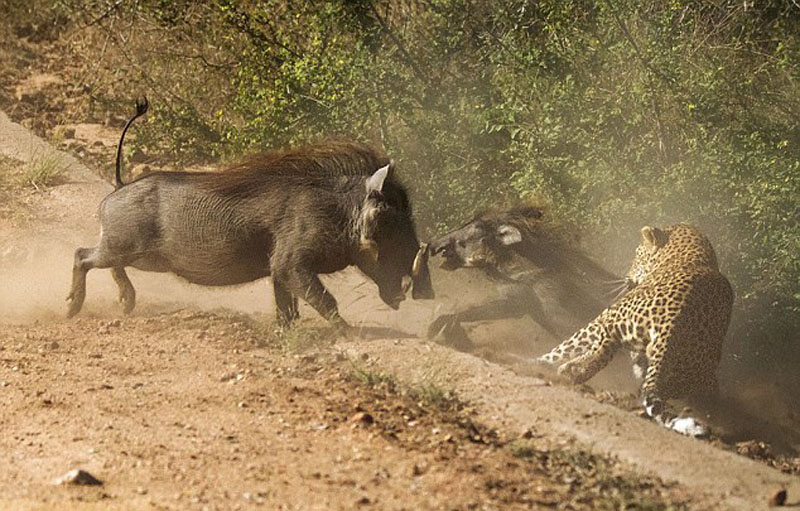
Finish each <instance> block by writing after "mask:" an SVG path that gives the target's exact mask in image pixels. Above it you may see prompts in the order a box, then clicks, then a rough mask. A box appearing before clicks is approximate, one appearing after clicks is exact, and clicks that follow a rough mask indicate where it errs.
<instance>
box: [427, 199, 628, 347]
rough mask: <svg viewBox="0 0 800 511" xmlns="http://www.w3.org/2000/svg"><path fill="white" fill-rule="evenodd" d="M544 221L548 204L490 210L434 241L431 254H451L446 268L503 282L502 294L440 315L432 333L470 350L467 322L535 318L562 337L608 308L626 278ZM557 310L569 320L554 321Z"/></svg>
mask: <svg viewBox="0 0 800 511" xmlns="http://www.w3.org/2000/svg"><path fill="white" fill-rule="evenodd" d="M541 218H542V210H541V209H539V208H537V207H533V206H527V205H524V206H516V207H512V208H510V209H504V210H493V211H487V212H484V213H481V214H478V215H477V216H476V217H475V218H474V219H473V220H472V221H470V222H469V223H467V224H466V225H464V226H463V227H461V228H460V229H457V230H455V231H452V232H450V233H448V234H445V235H444V236H442V237H441V238H439V239H437V240H435V241H433V242H431V243H430V246H429V250H430V253H431V254H441V255H443V256H444V262H443V263H442V268H444V269H446V270H455V269H457V268H464V267H475V268H480V269H482V270H483V271H484V272H486V274H487V275H488V276H489V278H490V279H492V280H494V281H495V282H496V283H497V286H498V291H499V295H500V297H499V298H497V299H495V300H490V301H487V302H486V303H482V304H479V305H475V306H471V307H467V308H464V309H462V310H459V311H457V312H455V313H452V314H444V315H441V316H439V317H437V318H436V319H435V320H434V321H433V322H432V323H431V324H430V326H429V328H428V337H429V338H435V337H437V336H439V335H440V334H441V335H444V337H445V341H447V342H449V343H452V344H453V345H455V346H456V347H458V348H461V349H467V348H469V347H470V346H471V342H470V341H469V339H467V338H466V335H465V334H464V332H463V329H462V328H461V326H460V324H461V323H463V322H473V321H484V320H493V319H504V318H516V317H522V316H524V315H528V316H530V317H531V318H532V319H533V320H534V321H535V322H537V323H538V324H539V325H540V326H542V327H543V328H544V329H545V330H547V331H548V332H550V333H551V334H552V335H553V336H555V337H556V338H559V339H560V338H562V337H564V336H565V335H567V334H569V333H571V332H572V331H574V329H576V328H579V327H580V325H582V324H585V322H586V321H589V320H590V319H592V318H593V317H595V316H596V315H597V314H598V313H599V312H600V311H602V310H603V309H604V308H605V307H606V306H608V305H609V303H610V302H611V301H612V299H613V297H614V296H613V295H615V294H618V293H619V292H620V291H622V288H623V286H624V281H623V280H621V279H619V278H617V277H616V276H614V275H612V274H611V273H609V272H607V271H606V270H604V269H603V268H601V267H600V266H599V265H598V264H597V263H595V262H594V261H592V260H591V259H590V258H589V257H587V256H586V255H585V254H584V253H583V252H581V251H580V250H578V249H577V248H576V247H575V246H574V245H573V244H572V243H569V242H568V241H567V240H566V237H565V236H564V235H562V234H560V233H559V232H558V230H557V229H555V228H553V227H552V226H550V225H548V224H547V223H546V222H545V221H543V220H542V219H541ZM612 286H616V288H617V289H611V287H612ZM556 310H558V311H559V314H558V316H559V317H562V316H564V317H565V319H564V320H563V321H560V322H557V321H554V320H553V317H554V316H556V314H553V312H554V311H556Z"/></svg>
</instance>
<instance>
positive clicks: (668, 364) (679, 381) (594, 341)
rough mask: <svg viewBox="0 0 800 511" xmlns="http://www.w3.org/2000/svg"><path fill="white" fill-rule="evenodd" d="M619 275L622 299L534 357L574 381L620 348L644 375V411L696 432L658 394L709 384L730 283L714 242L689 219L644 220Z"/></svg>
mask: <svg viewBox="0 0 800 511" xmlns="http://www.w3.org/2000/svg"><path fill="white" fill-rule="evenodd" d="M627 278H628V282H629V285H630V286H631V289H630V291H628V293H627V294H626V295H625V296H624V297H623V298H621V299H620V300H618V301H617V302H615V303H614V304H613V305H611V306H610V307H608V308H607V309H606V310H604V311H603V312H602V313H600V315H599V316H598V317H597V318H596V319H595V320H594V321H592V322H591V323H589V324H588V325H587V326H586V327H584V328H583V329H581V330H579V331H578V332H576V333H575V334H573V335H572V337H570V338H569V339H567V340H566V341H564V342H563V343H561V344H560V345H558V346H557V347H556V348H554V349H553V350H552V351H550V352H549V353H547V354H545V355H543V356H542V357H540V358H539V360H540V361H541V362H545V363H549V364H558V372H559V374H562V375H565V376H567V377H569V378H570V379H571V380H572V381H574V382H576V383H580V382H584V381H586V380H588V379H589V378H591V377H592V376H594V375H595V374H597V372H598V371H600V370H601V369H602V368H603V367H605V366H606V365H607V364H608V362H609V361H610V360H611V358H612V356H613V354H614V352H615V351H616V349H617V348H619V347H620V346H622V347H625V348H627V349H628V350H630V352H631V357H632V359H633V362H634V374H637V373H638V374H639V375H641V376H643V378H644V381H643V383H642V397H643V404H644V407H645V410H646V412H647V413H648V415H650V416H651V417H653V418H654V419H655V420H656V421H657V422H659V423H661V424H663V425H665V426H667V427H669V428H671V429H674V430H676V431H679V432H681V433H684V434H688V435H692V436H700V435H704V434H706V433H707V430H706V428H705V427H704V426H703V425H701V424H700V423H699V422H698V421H696V420H695V419H693V418H691V417H687V418H679V417H677V416H676V415H675V414H674V413H673V412H672V411H670V410H669V408H668V406H667V405H666V400H667V399H670V398H681V397H699V396H707V395H710V394H713V393H715V392H716V390H717V377H716V371H717V366H718V365H719V360H720V354H721V350H722V343H723V340H724V338H725V332H726V331H727V328H728V323H729V321H730V316H731V308H732V305H733V290H732V289H731V285H730V283H729V282H728V279H726V278H725V276H723V275H722V274H721V273H720V272H719V268H718V265H717V258H716V255H715V254H714V249H713V248H712V247H711V243H709V241H708V239H707V238H706V237H705V236H703V235H702V234H701V233H700V232H699V231H698V230H697V229H695V228H694V227H691V226H689V225H685V224H679V225H673V226H669V227H666V228H663V229H659V228H655V227H644V228H642V242H641V244H640V245H639V247H638V248H637V249H636V257H635V259H634V261H633V264H632V265H631V269H630V272H629V273H628V277H627ZM641 376H640V377H641Z"/></svg>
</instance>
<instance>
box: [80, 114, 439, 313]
mask: <svg viewBox="0 0 800 511" xmlns="http://www.w3.org/2000/svg"><path fill="white" fill-rule="evenodd" d="M146 111H147V101H146V99H144V100H142V101H137V110H136V115H134V116H133V117H132V118H131V119H130V120H129V121H128V123H127V124H126V126H125V129H124V130H123V132H122V136H121V137H120V141H119V146H118V148H117V166H116V175H115V177H116V180H115V183H116V186H115V188H116V190H115V191H113V192H112V193H111V194H109V195H108V196H107V197H106V198H105V199H103V201H102V202H101V204H100V224H101V230H100V242H99V243H98V245H97V246H96V247H94V248H79V249H77V250H76V251H75V263H74V267H73V272H72V290H71V292H70V294H69V296H68V298H67V301H68V302H69V309H68V312H67V316H68V317H72V316H74V315H75V314H77V313H78V312H79V311H80V309H81V306H82V304H83V301H84V298H85V296H86V272H88V271H89V270H90V269H92V268H111V273H112V276H113V277H114V280H115V281H116V283H117V285H118V286H119V298H120V301H121V302H122V304H123V310H124V312H125V313H129V312H130V311H131V310H133V307H134V304H135V291H134V289H133V285H132V284H131V281H130V279H128V276H127V274H126V273H125V268H126V267H129V266H130V267H133V268H138V269H140V270H145V271H153V272H171V273H174V274H176V275H178V276H180V277H183V278H184V279H186V280H188V281H189V282H192V283H195V284H201V285H205V286H230V285H236V284H241V283H245V282H251V281H254V280H256V279H259V278H262V277H265V276H271V277H272V284H273V288H274V291H275V302H276V306H277V312H278V320H279V321H280V322H282V323H284V324H288V323H290V322H291V321H292V320H294V319H296V318H297V317H298V309H297V297H300V298H303V299H304V300H305V301H306V302H308V303H309V304H310V305H311V306H312V307H313V308H314V309H316V310H317V312H319V313H320V314H321V315H322V316H323V317H324V318H326V319H328V320H329V321H331V322H332V323H333V324H335V325H338V326H342V327H344V326H346V323H345V321H344V320H343V319H342V318H341V317H340V316H339V312H338V309H337V306H336V300H335V299H334V298H333V296H331V294H330V293H329V292H328V290H327V289H325V287H324V286H323V285H322V283H321V282H320V280H319V277H318V275H319V274H323V273H332V272H336V271H339V270H342V269H344V268H345V267H347V266H350V265H355V266H357V267H358V268H359V269H360V270H361V271H362V272H363V273H364V274H366V275H367V276H368V277H369V278H370V279H372V280H373V281H374V282H375V283H376V284H377V286H378V292H379V294H380V297H381V299H382V300H383V301H384V302H385V303H386V304H387V305H389V306H390V307H392V308H393V309H397V308H398V307H399V304H400V302H401V301H402V300H403V299H404V298H405V294H406V291H407V290H408V286H409V285H411V284H412V283H413V290H412V295H413V297H414V298H433V288H432V286H431V282H430V275H429V273H428V267H427V251H426V250H425V249H424V248H423V249H421V248H420V244H419V241H418V239H417V235H416V233H415V228H414V221H413V218H412V215H411V205H410V202H409V199H408V195H407V193H406V190H405V188H404V187H403V186H402V185H401V184H400V183H399V182H398V181H397V180H396V179H395V178H394V176H393V168H394V164H393V163H392V162H390V161H389V160H388V159H387V158H386V157H385V156H384V155H383V154H381V153H379V152H377V151H376V150H375V149H373V148H371V147H369V146H367V145H364V144H361V143H358V142H353V141H341V140H339V141H328V142H325V143H321V144H317V145H309V146H306V147H300V148H296V149H288V150H282V151H275V152H268V153H263V154H256V155H253V156H251V157H249V158H247V159H245V160H243V161H242V162H240V163H238V164H235V165H233V166H232V167H230V168H228V169H226V170H224V171H222V172H157V173H153V174H149V175H147V176H144V177H141V178H139V179H136V180H135V181H132V182H130V183H128V184H123V183H122V180H121V177H120V159H121V157H120V155H121V149H122V143H123V140H124V137H125V132H126V131H127V130H128V127H129V126H130V124H131V123H132V122H133V121H134V120H135V119H136V118H137V117H139V116H140V115H143V114H144V113H145V112H146ZM408 276H411V279H408Z"/></svg>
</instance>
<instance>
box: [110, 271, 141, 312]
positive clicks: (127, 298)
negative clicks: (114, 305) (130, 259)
mask: <svg viewBox="0 0 800 511" xmlns="http://www.w3.org/2000/svg"><path fill="white" fill-rule="evenodd" d="M111 276H112V277H114V282H116V283H117V287H119V303H121V304H122V312H124V313H125V314H130V313H131V311H132V310H133V308H134V307H135V306H136V290H135V289H133V284H131V279H129V278H128V274H127V273H125V268H123V267H122V266H115V267H114V268H111Z"/></svg>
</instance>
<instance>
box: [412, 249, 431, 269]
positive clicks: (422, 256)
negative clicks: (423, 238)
mask: <svg viewBox="0 0 800 511" xmlns="http://www.w3.org/2000/svg"><path fill="white" fill-rule="evenodd" d="M427 262H428V244H427V243H423V244H422V245H420V246H419V250H418V251H417V255H416V257H414V264H412V265H411V276H412V277H417V276H418V275H419V272H420V270H421V269H422V265H423V264H425V263H427Z"/></svg>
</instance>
